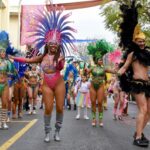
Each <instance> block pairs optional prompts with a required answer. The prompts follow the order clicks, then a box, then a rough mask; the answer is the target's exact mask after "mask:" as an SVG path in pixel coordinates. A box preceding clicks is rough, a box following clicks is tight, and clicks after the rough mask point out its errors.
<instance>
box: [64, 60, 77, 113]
mask: <svg viewBox="0 0 150 150" xmlns="http://www.w3.org/2000/svg"><path fill="white" fill-rule="evenodd" d="M77 76H78V70H77V61H73V62H72V63H70V64H68V65H67V67H66V70H65V73H64V80H65V87H66V96H65V97H66V98H65V100H66V103H67V107H68V109H69V110H71V103H70V100H71V98H73V101H74V110H76V103H75V94H74V86H75V84H76V79H77Z"/></svg>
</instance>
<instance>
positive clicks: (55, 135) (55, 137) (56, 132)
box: [54, 131, 60, 142]
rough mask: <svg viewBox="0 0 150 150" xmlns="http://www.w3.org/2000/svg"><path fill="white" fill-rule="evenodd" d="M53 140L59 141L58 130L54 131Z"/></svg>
mask: <svg viewBox="0 0 150 150" xmlns="http://www.w3.org/2000/svg"><path fill="white" fill-rule="evenodd" d="M54 140H55V141H56V142H59V141H60V136H59V131H55V134H54Z"/></svg>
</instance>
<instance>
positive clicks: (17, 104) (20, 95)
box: [12, 61, 27, 119]
mask: <svg viewBox="0 0 150 150" xmlns="http://www.w3.org/2000/svg"><path fill="white" fill-rule="evenodd" d="M14 66H15V69H16V71H17V75H16V76H15V83H14V92H13V95H14V97H13V105H12V118H13V119H16V118H17V117H18V118H21V117H22V107H23V99H24V97H25V93H26V86H25V82H24V76H25V71H26V69H27V64H26V63H20V62H17V61H14ZM17 108H18V112H17Z"/></svg>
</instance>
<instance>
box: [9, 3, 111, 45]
mask: <svg viewBox="0 0 150 150" xmlns="http://www.w3.org/2000/svg"><path fill="white" fill-rule="evenodd" d="M77 1H86V0H53V3H65V2H77ZM9 2H10V5H11V6H14V5H18V3H19V0H9ZM44 3H45V0H22V2H21V4H22V5H30V4H33V5H34V4H44ZM100 11H101V10H100V9H99V6H96V7H90V8H84V9H76V10H68V11H66V13H67V12H72V16H71V17H70V18H69V19H70V20H72V21H74V23H73V25H72V26H73V27H74V28H75V29H76V30H77V33H75V35H74V36H75V38H77V39H87V38H88V39H92V38H96V39H102V38H104V39H106V40H107V41H109V42H111V43H113V42H114V34H113V33H112V32H111V31H109V30H106V29H105V25H104V22H103V21H104V18H103V17H101V16H100V15H99V13H100Z"/></svg>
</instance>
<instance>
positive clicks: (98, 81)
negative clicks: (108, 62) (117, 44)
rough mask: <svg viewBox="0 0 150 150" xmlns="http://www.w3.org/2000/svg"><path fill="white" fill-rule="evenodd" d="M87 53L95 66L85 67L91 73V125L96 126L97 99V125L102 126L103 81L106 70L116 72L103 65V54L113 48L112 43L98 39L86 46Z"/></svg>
mask: <svg viewBox="0 0 150 150" xmlns="http://www.w3.org/2000/svg"><path fill="white" fill-rule="evenodd" d="M87 49H88V51H89V54H90V55H92V56H93V61H94V63H95V66H92V67H91V68H90V69H86V70H87V72H89V73H91V74H92V80H91V87H90V98H91V104H92V126H96V101H98V112H99V114H98V116H99V126H101V127H103V100H104V97H105V96H104V94H105V91H104V83H105V78H106V72H108V73H116V72H115V70H114V71H113V70H109V69H107V68H105V66H104V65H103V56H104V55H105V54H106V53H108V52H111V51H112V50H113V47H112V45H110V44H109V43H107V42H106V41H105V40H99V41H97V42H96V43H94V44H90V45H89V46H88V47H87Z"/></svg>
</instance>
